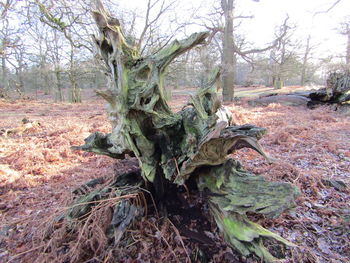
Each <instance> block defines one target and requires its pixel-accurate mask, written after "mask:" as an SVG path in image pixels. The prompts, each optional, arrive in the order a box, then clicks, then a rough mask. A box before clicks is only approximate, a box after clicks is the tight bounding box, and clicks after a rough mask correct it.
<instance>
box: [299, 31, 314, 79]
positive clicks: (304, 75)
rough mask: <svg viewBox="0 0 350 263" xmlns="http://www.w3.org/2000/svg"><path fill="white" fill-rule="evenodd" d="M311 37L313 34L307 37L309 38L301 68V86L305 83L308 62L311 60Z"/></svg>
mask: <svg viewBox="0 0 350 263" xmlns="http://www.w3.org/2000/svg"><path fill="white" fill-rule="evenodd" d="M310 39H311V35H309V36H308V37H307V40H306V47H305V53H304V57H303V65H302V68H301V76H300V86H304V85H305V78H306V67H307V63H308V60H309V53H310Z"/></svg>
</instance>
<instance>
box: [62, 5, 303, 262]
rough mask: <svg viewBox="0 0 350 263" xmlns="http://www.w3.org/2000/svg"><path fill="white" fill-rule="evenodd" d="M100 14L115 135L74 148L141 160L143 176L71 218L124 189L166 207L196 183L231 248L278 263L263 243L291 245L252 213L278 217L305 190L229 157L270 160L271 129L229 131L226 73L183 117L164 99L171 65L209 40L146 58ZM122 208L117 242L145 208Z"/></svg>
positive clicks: (89, 198)
mask: <svg viewBox="0 0 350 263" xmlns="http://www.w3.org/2000/svg"><path fill="white" fill-rule="evenodd" d="M93 16H94V19H95V21H96V24H97V26H98V29H99V32H100V35H99V36H97V37H95V39H94V40H95V43H96V45H97V48H98V50H99V52H100V56H101V57H102V59H103V60H104V62H105V64H106V67H107V69H108V71H107V74H108V79H109V87H108V89H107V90H103V91H101V90H100V91H98V94H99V95H101V96H102V97H103V98H104V99H105V100H106V101H107V103H108V114H109V117H110V120H111V123H112V132H111V133H110V134H107V135H105V134H102V133H95V134H93V135H91V136H90V137H88V138H87V139H86V143H85V145H83V146H80V147H75V149H80V150H86V151H90V152H95V153H98V154H104V155H108V156H110V157H113V158H119V159H120V158H124V157H125V155H131V156H135V157H136V158H137V159H138V163H139V166H140V173H136V174H135V173H133V174H131V175H124V177H122V179H118V178H117V181H118V182H119V183H118V184H116V183H112V184H111V185H110V186H109V187H107V188H103V189H102V190H100V191H99V192H96V191H93V192H91V193H89V194H87V195H83V196H82V197H81V198H79V199H78V201H77V202H78V204H79V203H83V205H78V208H76V209H75V210H74V211H71V212H70V213H69V214H68V216H69V217H71V218H84V217H85V215H86V214H87V213H89V211H90V210H91V206H92V205H91V202H93V201H94V200H96V199H100V198H108V195H107V193H110V192H111V191H112V192H113V193H114V192H116V193H118V194H119V195H126V194H127V192H125V190H122V191H124V192H120V191H121V190H120V189H119V188H118V187H121V186H123V185H124V186H125V185H126V184H127V185H128V187H129V188H128V189H130V190H131V191H132V193H140V191H142V190H141V188H144V187H146V188H147V189H153V190H152V193H153V194H154V195H155V197H156V202H157V204H158V205H159V206H160V207H161V208H162V203H163V201H164V196H165V195H166V196H167V197H169V196H172V195H171V193H169V189H170V188H169V186H170V185H186V183H187V182H188V181H189V180H190V179H191V180H192V179H193V180H194V181H195V182H196V185H197V186H198V188H199V191H201V192H202V193H209V198H208V202H209V207H210V210H211V213H212V215H213V217H214V218H215V222H216V223H217V225H218V227H219V229H220V230H221V231H222V232H223V234H224V236H225V239H226V241H227V242H228V244H230V245H231V246H232V247H233V248H235V249H236V250H237V251H239V252H240V253H242V254H243V255H245V256H248V255H250V254H256V255H258V256H259V257H261V258H262V259H263V260H265V261H266V262H272V261H273V260H274V258H273V257H272V255H271V254H270V253H269V252H268V251H267V249H266V248H265V247H264V245H263V243H262V240H263V239H264V238H272V239H274V240H277V241H280V242H282V243H284V244H287V245H291V243H289V242H288V241H287V240H285V239H283V238H281V237H279V236H278V235H276V234H274V233H272V232H270V231H268V230H266V229H264V228H262V227H261V226H259V225H257V224H255V223H253V222H251V221H250V220H249V219H248V217H247V216H246V213H247V212H254V213H260V214H264V215H266V216H270V217H277V216H278V215H279V214H280V213H281V212H283V211H284V210H286V209H288V208H290V207H291V206H293V204H294V198H295V197H296V196H297V194H298V191H297V189H296V188H295V187H293V186H291V185H290V184H287V183H274V182H268V181H265V180H264V179H263V178H261V177H257V176H252V175H251V174H249V173H247V172H245V171H244V170H243V168H242V167H241V165H240V163H239V162H238V161H236V160H233V159H230V158H228V157H227V155H229V154H230V153H233V152H234V151H236V150H238V149H241V148H243V147H249V148H252V149H254V150H256V151H257V152H259V153H260V154H262V155H263V156H265V157H266V158H267V159H271V158H270V157H269V156H267V155H266V153H265V152H264V151H263V150H262V148H261V146H260V145H259V143H258V140H259V139H260V138H261V137H262V136H263V135H264V134H265V132H266V129H264V128H259V127H256V126H253V125H243V126H230V125H231V120H230V117H229V116H227V113H226V112H225V110H224V109H223V107H222V106H221V103H220V100H219V99H218V96H217V94H216V89H215V87H214V85H215V83H216V81H217V79H218V78H219V76H220V72H219V70H213V72H212V74H211V77H210V78H209V79H210V80H209V81H208V83H207V85H206V86H205V87H204V88H203V89H200V90H199V91H198V92H197V94H196V95H194V96H192V97H191V99H190V101H189V103H188V105H187V106H186V107H184V108H183V110H181V111H180V112H177V113H175V112H173V111H172V110H171V109H170V107H169V106H168V104H167V101H166V98H165V92H164V86H163V80H164V74H165V70H166V67H167V66H168V65H169V63H171V61H173V60H174V59H175V58H176V57H177V56H179V55H181V54H183V53H184V52H186V51H187V50H189V49H191V48H193V47H195V46H197V45H200V44H202V43H205V39H206V37H208V35H209V34H208V33H207V32H201V33H195V34H192V35H191V36H190V37H188V38H187V39H184V40H181V41H178V40H175V41H173V42H172V43H171V44H169V45H168V46H166V47H164V48H163V49H162V50H160V51H159V52H158V53H156V54H153V55H150V56H147V57H141V56H140V53H139V50H138V49H137V48H134V47H132V46H130V45H129V44H128V43H127V42H126V40H125V38H124V35H123V31H122V28H121V26H120V23H119V21H118V19H116V18H114V17H112V16H111V15H110V14H109V13H108V11H106V10H105V9H104V7H103V6H102V3H101V2H100V1H97V5H96V9H95V10H94V11H93ZM129 176H132V178H129ZM120 180H121V181H120ZM193 180H192V181H193ZM150 186H152V187H150ZM130 187H131V188H130ZM140 187H141V188H140ZM118 189H119V190H118ZM122 189H124V188H122ZM104 196H106V197H104ZM172 198H176V195H175V194H174V195H173V197H172ZM86 204H89V205H88V206H86ZM119 205H120V207H119V206H116V207H114V212H113V213H114V214H116V215H118V214H119V212H120V213H124V214H123V215H122V216H117V217H118V218H119V219H120V220H121V221H120V222H119V223H118V225H119V226H120V225H122V226H123V228H122V229H120V228H117V229H115V231H116V232H115V235H114V243H115V244H116V243H118V242H119V240H120V238H121V236H122V235H123V233H124V232H125V230H126V228H127V226H128V225H129V224H130V223H131V222H132V221H133V220H134V219H135V218H136V216H135V215H136V214H137V215H140V214H142V209H141V208H140V207H139V206H135V207H133V206H132V204H131V203H128V202H127V201H125V202H121V203H119ZM89 207H90V208H89ZM163 209H165V210H166V207H163ZM123 211H124V212H123ZM125 211H126V212H125ZM113 222H114V221H113V220H112V221H111V225H113Z"/></svg>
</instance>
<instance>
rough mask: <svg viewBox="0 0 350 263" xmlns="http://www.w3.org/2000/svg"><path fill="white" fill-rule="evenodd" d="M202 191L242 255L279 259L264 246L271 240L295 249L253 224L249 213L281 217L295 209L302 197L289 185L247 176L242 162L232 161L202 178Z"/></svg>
mask: <svg viewBox="0 0 350 263" xmlns="http://www.w3.org/2000/svg"><path fill="white" fill-rule="evenodd" d="M198 185H199V188H200V190H202V191H203V190H205V189H206V190H207V191H208V190H209V192H210V194H209V196H210V197H209V203H210V208H211V213H212V215H213V216H214V218H215V221H216V223H217V225H218V227H219V229H220V230H221V231H222V232H223V234H224V237H225V240H226V241H227V242H228V243H229V244H230V245H231V246H232V247H233V248H235V249H236V250H237V251H239V252H240V253H241V254H242V255H244V256H248V255H250V254H252V253H253V254H255V255H257V256H259V257H260V258H261V259H263V260H264V261H265V262H274V261H275V260H276V259H275V258H274V257H273V256H272V255H271V254H270V252H269V251H268V250H267V249H266V248H265V247H264V245H263V242H262V241H263V238H270V239H274V240H277V241H280V242H282V243H283V244H285V245H289V246H291V245H293V244H292V243H290V242H288V241H287V240H285V239H283V238H282V237H280V236H278V235H277V234H274V233H272V232H270V231H268V230H267V229H264V228H263V227H261V226H260V225H258V224H255V223H253V222H251V221H250V220H249V219H248V218H247V216H246V213H247V212H253V213H259V214H264V215H266V216H268V217H272V218H274V217H277V216H279V215H280V214H281V213H282V212H283V211H285V210H287V209H288V208H291V207H292V206H294V199H295V198H296V197H297V195H298V194H299V191H298V189H297V188H296V187H294V186H292V185H290V184H288V183H278V182H269V181H265V180H264V178H263V177H260V176H252V175H250V174H249V173H247V172H245V171H244V170H243V169H242V167H241V165H240V164H239V162H238V161H235V160H232V159H230V160H228V161H227V162H226V163H225V164H224V165H221V166H217V167H213V168H210V169H208V170H207V171H204V172H202V173H201V174H199V175H198Z"/></svg>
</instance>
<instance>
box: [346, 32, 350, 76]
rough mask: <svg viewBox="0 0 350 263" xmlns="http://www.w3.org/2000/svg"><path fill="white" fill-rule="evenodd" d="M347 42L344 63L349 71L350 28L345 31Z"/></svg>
mask: <svg viewBox="0 0 350 263" xmlns="http://www.w3.org/2000/svg"><path fill="white" fill-rule="evenodd" d="M347 36H348V42H347V45H346V65H347V66H348V70H349V71H350V28H349V29H348V32H347Z"/></svg>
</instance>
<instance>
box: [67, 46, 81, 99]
mask: <svg viewBox="0 0 350 263" xmlns="http://www.w3.org/2000/svg"><path fill="white" fill-rule="evenodd" d="M74 49H75V48H74V46H73V45H71V52H70V68H69V72H68V75H69V80H70V86H71V87H70V88H71V90H70V100H71V102H72V103H79V102H81V93H80V89H79V88H78V82H77V76H76V68H75V61H74Z"/></svg>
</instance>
